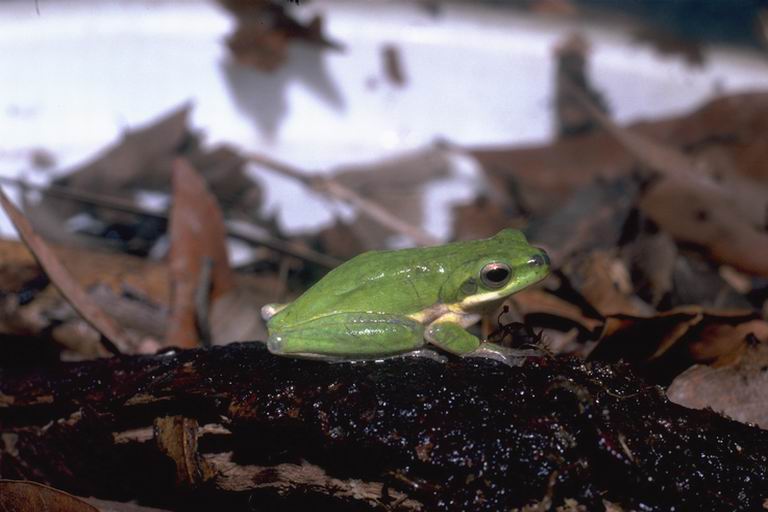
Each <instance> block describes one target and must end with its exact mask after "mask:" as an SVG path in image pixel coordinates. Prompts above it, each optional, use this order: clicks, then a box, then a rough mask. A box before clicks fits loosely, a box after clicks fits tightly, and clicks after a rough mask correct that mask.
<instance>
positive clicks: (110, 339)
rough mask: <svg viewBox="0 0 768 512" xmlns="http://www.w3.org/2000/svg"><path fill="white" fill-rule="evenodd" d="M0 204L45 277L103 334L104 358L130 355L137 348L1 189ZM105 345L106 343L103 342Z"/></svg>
mask: <svg viewBox="0 0 768 512" xmlns="http://www.w3.org/2000/svg"><path fill="white" fill-rule="evenodd" d="M0 203H2V206H3V209H4V210H5V212H6V213H7V214H8V216H9V217H10V218H11V222H13V225H14V226H15V227H16V230H17V231H18V232H19V235H20V236H21V238H22V240H24V242H25V243H26V244H27V246H28V247H29V249H30V250H31V251H32V253H33V254H34V255H35V259H37V261H38V262H39V263H40V266H42V267H43V269H44V270H45V273H46V274H47V275H48V277H49V278H50V279H51V282H52V283H53V284H54V285H55V286H56V288H58V289H59V291H60V292H61V294H62V295H63V296H64V297H65V298H66V299H67V301H69V303H70V304H71V305H72V307H74V308H75V310H76V311H77V312H78V313H79V314H80V315H81V316H82V317H83V319H84V320H86V321H87V322H88V323H89V324H91V326H93V328H94V329H96V330H97V331H98V332H99V333H101V334H102V335H103V336H104V338H105V339H106V340H107V341H106V342H105V343H104V345H105V349H106V350H105V351H104V354H106V353H108V352H112V353H116V352H124V353H126V352H130V348H131V347H132V346H133V345H134V344H133V343H132V342H131V340H130V338H129V337H128V336H126V334H125V333H124V332H123V331H122V329H121V328H120V327H119V326H118V325H117V324H116V323H115V322H114V320H113V319H112V318H110V317H109V316H108V315H106V314H105V313H104V311H103V310H102V309H101V308H100V307H99V305H98V304H97V303H96V302H95V301H94V300H93V299H91V297H89V296H88V294H87V292H86V291H85V290H84V289H83V288H82V286H80V284H79V283H78V282H77V281H76V280H75V279H74V278H73V277H72V275H71V274H70V273H69V271H68V270H67V269H66V268H65V267H64V265H62V263H61V261H59V259H58V257H57V256H56V254H55V253H54V252H53V251H52V250H51V248H50V247H49V246H48V244H47V243H46V242H45V241H44V240H43V239H42V238H41V237H40V236H38V234H37V233H36V232H35V230H34V229H33V228H32V225H31V224H30V223H29V221H28V220H27V219H26V217H24V214H23V213H21V211H19V210H18V209H17V208H16V206H15V205H14V204H13V203H12V202H11V201H10V200H9V199H8V197H7V196H6V195H5V192H3V191H2V190H1V189H0ZM102 341H104V340H102Z"/></svg>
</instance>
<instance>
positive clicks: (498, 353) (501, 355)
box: [463, 342, 542, 366]
mask: <svg viewBox="0 0 768 512" xmlns="http://www.w3.org/2000/svg"><path fill="white" fill-rule="evenodd" d="M541 354H542V353H541V351H539V350H537V349H530V350H518V349H514V348H507V347H502V346H500V345H496V344H495V343H488V342H483V343H481V344H480V346H479V347H478V348H477V349H476V350H473V351H472V352H468V353H466V354H464V355H463V357H485V358H488V359H493V360H495V361H499V362H500V363H504V364H506V365H507V366H522V365H523V363H525V361H526V360H527V359H528V358H530V357H541Z"/></svg>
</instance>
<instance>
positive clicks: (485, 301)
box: [458, 274, 547, 311]
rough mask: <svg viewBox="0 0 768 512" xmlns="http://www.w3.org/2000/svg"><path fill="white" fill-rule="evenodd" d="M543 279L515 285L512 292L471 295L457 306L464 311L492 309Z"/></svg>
mask: <svg viewBox="0 0 768 512" xmlns="http://www.w3.org/2000/svg"><path fill="white" fill-rule="evenodd" d="M545 277H547V274H544V275H542V276H539V277H537V278H536V279H531V280H530V281H526V282H523V283H517V285H516V286H515V287H514V289H513V290H512V291H510V290H509V289H506V290H495V291H490V292H485V293H479V294H476V295H471V296H469V297H467V298H465V299H464V300H462V301H461V302H460V303H459V304H458V305H459V307H460V308H461V309H462V310H464V311H479V310H484V309H492V308H493V307H494V306H498V305H499V304H500V303H501V302H503V301H504V299H506V298H507V297H511V296H512V295H514V294H515V293H517V292H519V291H520V290H524V289H525V288H528V287H529V286H531V285H533V284H536V283H538V282H539V281H542V280H543V279H544V278H545Z"/></svg>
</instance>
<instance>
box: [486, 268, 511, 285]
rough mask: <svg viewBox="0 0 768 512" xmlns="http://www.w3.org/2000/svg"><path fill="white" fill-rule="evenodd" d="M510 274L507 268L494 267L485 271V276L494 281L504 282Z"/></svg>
mask: <svg viewBox="0 0 768 512" xmlns="http://www.w3.org/2000/svg"><path fill="white" fill-rule="evenodd" d="M507 276H509V270H507V269H505V268H492V269H490V270H489V271H488V272H486V273H485V278H486V279H487V280H488V281H490V282H492V283H502V282H504V281H505V280H506V279H507Z"/></svg>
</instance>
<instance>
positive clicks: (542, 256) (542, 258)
mask: <svg viewBox="0 0 768 512" xmlns="http://www.w3.org/2000/svg"><path fill="white" fill-rule="evenodd" d="M528 263H530V264H531V265H535V266H537V267H548V266H549V263H550V262H549V255H548V254H547V253H546V252H544V251H541V252H540V253H539V254H537V255H535V256H534V257H533V258H531V259H530V260H529V261H528Z"/></svg>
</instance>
